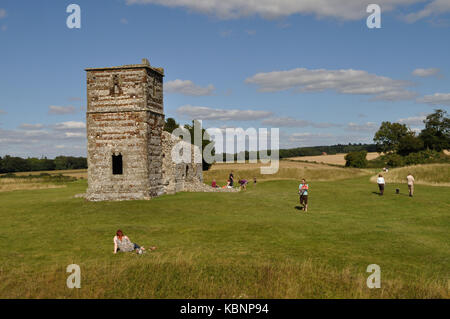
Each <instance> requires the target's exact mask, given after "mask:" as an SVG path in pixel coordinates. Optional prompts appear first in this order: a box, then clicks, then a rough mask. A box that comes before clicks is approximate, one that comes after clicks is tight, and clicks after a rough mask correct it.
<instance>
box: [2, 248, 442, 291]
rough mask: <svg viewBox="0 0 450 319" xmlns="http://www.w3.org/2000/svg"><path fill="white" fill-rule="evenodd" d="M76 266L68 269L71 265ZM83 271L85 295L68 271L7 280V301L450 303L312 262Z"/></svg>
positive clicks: (123, 264) (394, 282) (134, 261)
mask: <svg viewBox="0 0 450 319" xmlns="http://www.w3.org/2000/svg"><path fill="white" fill-rule="evenodd" d="M70 262H71V261H67V263H68V264H69V263H70ZM80 266H81V269H82V270H81V278H82V279H81V288H80V289H68V288H67V286H66V278H67V277H68V275H69V274H68V273H66V272H65V268H64V267H61V266H56V265H55V266H53V267H50V268H47V269H45V270H43V271H32V270H31V269H28V267H26V266H22V267H19V268H17V269H13V270H9V271H7V272H8V273H4V272H3V271H2V270H1V269H0V273H2V274H4V275H5V276H4V277H5V279H4V280H3V281H2V285H1V287H0V298H5V297H7V298H188V299H192V298H235V299H246V298H266V299H267V298H269V299H270V298H291V299H293V298H449V293H448V289H447V282H446V280H445V279H442V280H431V281H430V280H428V281H427V280H424V279H420V280H418V281H412V282H405V281H403V280H399V279H395V278H389V277H387V278H386V276H384V277H383V279H382V285H381V289H368V288H367V284H366V280H367V276H368V275H369V274H367V273H364V269H355V268H351V267H345V268H344V269H338V268H336V267H332V266H329V265H326V264H318V263H317V262H313V261H312V260H310V259H309V260H305V261H304V262H289V261H287V262H283V263H276V264H274V263H268V262H267V263H246V264H241V263H235V262H224V263H217V264H211V263H208V264H200V263H197V262H195V260H194V259H193V258H192V256H191V257H190V256H189V255H188V256H185V255H183V254H180V257H179V258H178V259H177V260H175V261H173V260H172V261H170V260H168V259H167V258H164V257H162V256H161V255H159V256H150V255H143V256H137V255H131V254H128V255H127V256H117V260H116V261H112V262H109V263H105V262H93V263H86V264H84V265H80Z"/></svg>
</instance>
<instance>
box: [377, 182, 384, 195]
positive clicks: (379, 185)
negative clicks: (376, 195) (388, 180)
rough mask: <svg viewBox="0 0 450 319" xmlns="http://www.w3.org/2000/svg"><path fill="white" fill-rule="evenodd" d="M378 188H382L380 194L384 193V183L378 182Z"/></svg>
mask: <svg viewBox="0 0 450 319" xmlns="http://www.w3.org/2000/svg"><path fill="white" fill-rule="evenodd" d="M378 188H379V189H380V195H383V194H384V184H378Z"/></svg>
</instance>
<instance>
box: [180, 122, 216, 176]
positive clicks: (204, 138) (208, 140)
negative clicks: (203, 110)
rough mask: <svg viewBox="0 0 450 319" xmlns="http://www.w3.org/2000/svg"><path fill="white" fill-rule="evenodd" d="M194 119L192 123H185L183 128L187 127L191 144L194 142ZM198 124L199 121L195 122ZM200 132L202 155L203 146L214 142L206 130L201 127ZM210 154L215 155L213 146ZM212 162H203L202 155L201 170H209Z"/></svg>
mask: <svg viewBox="0 0 450 319" xmlns="http://www.w3.org/2000/svg"><path fill="white" fill-rule="evenodd" d="M195 122H196V121H192V125H188V124H186V125H185V126H184V128H185V129H187V130H188V131H189V134H190V135H191V144H194V124H195ZM196 125H198V126H200V127H201V124H200V122H197V124H196ZM201 132H202V147H201V150H200V151H201V152H202V155H203V150H204V149H205V147H206V146H207V145H208V144H210V143H214V142H213V141H211V137H210V136H209V134H208V132H206V130H205V129H204V128H203V127H201ZM211 153H212V155H215V148H213V149H212V152H211ZM211 165H212V163H211V164H210V163H207V162H205V159H204V158H203V157H202V166H203V170H204V171H207V170H209V168H210V167H211Z"/></svg>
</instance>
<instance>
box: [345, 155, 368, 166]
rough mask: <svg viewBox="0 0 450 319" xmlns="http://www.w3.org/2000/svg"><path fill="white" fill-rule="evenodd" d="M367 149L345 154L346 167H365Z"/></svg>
mask: <svg viewBox="0 0 450 319" xmlns="http://www.w3.org/2000/svg"><path fill="white" fill-rule="evenodd" d="M366 156H367V151H358V152H350V153H348V154H347V155H345V166H347V167H358V168H364V167H367V159H366Z"/></svg>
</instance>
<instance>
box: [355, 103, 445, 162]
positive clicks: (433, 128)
mask: <svg viewBox="0 0 450 319" xmlns="http://www.w3.org/2000/svg"><path fill="white" fill-rule="evenodd" d="M424 124H425V128H424V129H423V130H422V131H421V132H420V133H419V134H416V132H414V131H412V130H411V129H410V128H408V127H407V126H406V125H405V124H400V123H391V122H383V123H382V124H381V126H380V128H379V129H378V131H377V132H376V133H375V136H374V138H373V140H374V141H375V142H376V145H377V150H378V152H383V153H384V155H381V156H380V157H378V158H376V159H374V160H371V161H369V162H368V163H367V162H365V161H363V160H362V159H361V156H362V154H363V153H362V152H359V153H352V154H349V157H348V160H347V164H346V166H352V167H361V168H362V167H377V168H379V167H399V166H405V165H415V164H426V163H449V162H450V156H447V155H446V154H444V152H443V151H444V150H446V149H449V148H450V119H449V118H448V117H447V112H446V111H444V110H441V109H437V110H435V111H434V113H432V114H429V115H428V116H427V117H426V118H425V120H424ZM346 159H347V158H346Z"/></svg>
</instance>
